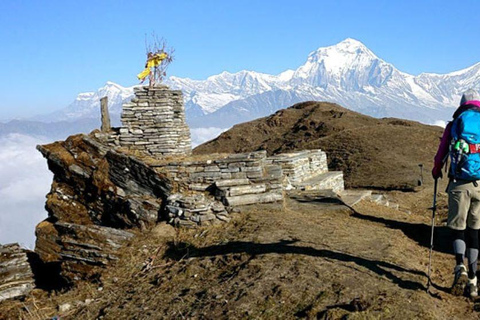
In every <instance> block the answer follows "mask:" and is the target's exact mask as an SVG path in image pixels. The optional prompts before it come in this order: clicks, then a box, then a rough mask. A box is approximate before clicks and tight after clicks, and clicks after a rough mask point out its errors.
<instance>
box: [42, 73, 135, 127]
mask: <svg viewBox="0 0 480 320" xmlns="http://www.w3.org/2000/svg"><path fill="white" fill-rule="evenodd" d="M105 96H106V97H108V103H109V106H110V107H109V109H110V112H111V114H112V115H113V117H114V118H118V119H119V115H120V113H121V111H122V104H123V103H124V102H126V101H128V100H130V99H131V98H132V96H133V87H122V86H121V85H118V84H116V83H114V82H111V81H107V83H106V84H105V86H103V87H102V88H100V89H98V90H97V92H85V93H80V94H79V95H78V96H77V98H76V99H75V100H74V101H73V102H72V103H71V104H70V105H69V106H67V107H66V108H65V109H62V110H59V111H55V112H53V113H50V114H47V115H41V116H37V117H35V120H39V121H44V122H58V121H75V120H77V119H85V118H94V119H96V118H98V117H99V115H100V99H101V98H102V97H105ZM118 119H116V120H118Z"/></svg>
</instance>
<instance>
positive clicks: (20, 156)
mask: <svg viewBox="0 0 480 320" xmlns="http://www.w3.org/2000/svg"><path fill="white" fill-rule="evenodd" d="M47 142H48V141H47V140H46V139H45V138H38V137H31V136H26V135H20V134H9V135H7V136H0V243H1V244H5V243H10V242H18V243H20V244H21V245H23V246H26V247H28V248H30V249H33V247H34V244H35V226H36V225H37V224H38V223H39V222H40V221H42V220H43V219H45V218H46V217H47V212H46V211H45V209H44V205H45V196H46V194H47V193H48V192H49V190H50V184H51V183H52V177H53V176H52V174H51V173H50V172H49V171H48V168H47V162H46V160H45V159H43V157H42V155H41V154H40V152H38V151H37V150H36V149H35V146H36V145H37V144H42V143H47Z"/></svg>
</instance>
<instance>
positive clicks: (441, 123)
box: [433, 120, 447, 128]
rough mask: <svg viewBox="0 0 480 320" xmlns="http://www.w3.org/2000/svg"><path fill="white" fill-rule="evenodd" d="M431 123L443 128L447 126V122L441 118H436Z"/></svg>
mask: <svg viewBox="0 0 480 320" xmlns="http://www.w3.org/2000/svg"><path fill="white" fill-rule="evenodd" d="M433 125H434V126H439V127H442V128H445V127H446V126H447V123H446V122H445V121H443V120H437V121H435V122H434V123H433Z"/></svg>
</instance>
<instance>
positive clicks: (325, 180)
mask: <svg viewBox="0 0 480 320" xmlns="http://www.w3.org/2000/svg"><path fill="white" fill-rule="evenodd" d="M294 186H295V187H296V188H298V189H303V190H333V191H334V192H337V193H339V192H342V191H343V190H344V184H343V172H342V171H330V172H326V173H322V174H319V175H317V176H315V177H312V178H310V179H307V180H304V181H302V182H300V183H295V184H294Z"/></svg>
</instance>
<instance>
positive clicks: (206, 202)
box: [166, 193, 230, 228]
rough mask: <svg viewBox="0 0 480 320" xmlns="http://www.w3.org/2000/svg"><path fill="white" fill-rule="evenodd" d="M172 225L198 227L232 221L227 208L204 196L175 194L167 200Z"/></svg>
mask: <svg viewBox="0 0 480 320" xmlns="http://www.w3.org/2000/svg"><path fill="white" fill-rule="evenodd" d="M166 209H167V214H168V217H169V219H170V223H172V224H174V225H176V226H181V227H189V228H191V227H196V226H197V225H211V224H215V223H218V222H228V221H230V217H229V214H228V212H227V210H225V206H224V205H223V204H222V203H221V202H219V201H214V200H212V199H209V198H208V197H207V196H205V195H204V194H195V195H190V196H187V195H183V194H180V193H175V194H173V195H171V196H169V197H168V198H167V205H166Z"/></svg>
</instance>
